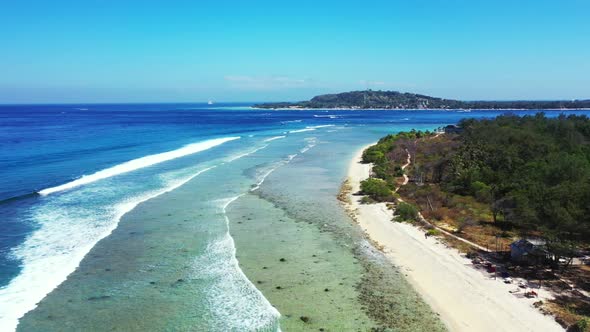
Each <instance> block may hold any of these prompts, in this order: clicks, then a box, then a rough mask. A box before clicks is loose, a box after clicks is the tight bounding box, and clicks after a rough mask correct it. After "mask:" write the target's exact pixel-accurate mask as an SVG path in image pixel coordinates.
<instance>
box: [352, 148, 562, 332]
mask: <svg viewBox="0 0 590 332" xmlns="http://www.w3.org/2000/svg"><path fill="white" fill-rule="evenodd" d="M367 147H368V146H367ZM367 147H364V148H362V149H360V150H359V151H357V153H356V154H355V156H354V158H353V159H352V160H351V162H350V164H349V170H348V184H349V185H350V187H351V188H350V189H351V190H350V193H349V194H348V202H345V206H346V208H347V210H348V211H349V213H350V214H351V215H352V216H353V218H354V219H355V220H356V221H357V222H358V224H359V226H360V227H361V228H362V229H363V231H364V232H365V234H366V236H367V237H368V238H370V239H371V241H373V242H374V243H376V245H377V246H378V247H379V248H381V249H382V250H383V252H384V254H385V256H386V257H387V258H388V259H389V260H390V261H391V262H392V263H393V264H395V265H396V266H398V267H399V268H400V269H401V270H402V271H403V273H404V276H405V277H406V279H407V280H408V282H409V283H410V284H411V285H412V286H413V287H414V289H415V290H416V291H417V292H418V293H419V294H420V295H421V296H422V298H423V299H424V301H425V302H426V303H427V304H429V305H430V306H431V308H432V309H433V310H434V311H435V312H437V313H438V314H439V315H440V318H441V320H442V321H443V323H444V324H445V325H446V326H447V328H448V329H449V330H450V331H490V332H491V331H564V330H563V328H562V327H561V326H560V325H559V324H558V323H557V322H555V321H554V320H553V318H552V317H551V316H544V315H543V314H542V313H540V312H539V311H538V310H537V309H536V308H534V307H533V303H534V302H536V301H537V300H534V299H527V298H517V297H516V296H514V295H512V294H510V293H509V290H510V289H511V288H514V286H513V285H506V284H504V283H502V282H501V281H499V280H494V279H493V278H489V277H488V276H487V275H484V274H482V273H481V272H479V271H477V270H476V269H474V268H473V267H472V264H471V262H470V261H469V260H468V259H467V258H465V257H463V256H461V255H460V254H459V252H458V251H456V250H454V249H450V248H448V247H446V246H445V245H443V244H441V243H440V242H439V241H438V240H437V239H436V238H434V237H429V238H427V239H426V238H425V237H424V233H423V232H422V231H421V230H419V229H418V228H416V227H414V226H412V225H410V224H407V223H398V222H392V221H391V219H392V217H393V213H392V211H391V210H389V209H388V208H387V207H386V205H385V203H379V204H360V197H361V196H355V195H354V193H357V192H358V191H359V189H360V182H361V181H362V180H364V179H366V178H368V177H369V175H370V171H371V165H369V164H361V163H360V160H361V157H362V152H363V151H364V149H366V148H367Z"/></svg>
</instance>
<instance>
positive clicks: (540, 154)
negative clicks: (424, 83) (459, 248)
mask: <svg viewBox="0 0 590 332" xmlns="http://www.w3.org/2000/svg"><path fill="white" fill-rule="evenodd" d="M461 126H462V127H463V128H464V129H465V130H464V132H463V133H462V134H461V135H460V142H461V145H460V147H459V148H458V149H457V152H456V154H454V155H452V156H450V157H449V158H448V159H447V160H444V161H443V162H442V163H441V164H440V166H442V167H443V168H444V169H445V171H443V172H442V173H441V174H440V181H441V182H442V187H443V188H444V189H445V190H446V191H449V192H454V193H457V194H462V195H471V196H474V197H476V198H477V199H478V200H479V201H481V202H485V203H488V204H489V205H490V210H491V212H492V216H493V219H494V221H498V217H501V218H502V220H503V221H505V222H507V223H509V224H512V225H514V226H517V227H518V228H519V229H520V230H521V231H522V232H523V233H528V234H542V235H543V236H544V237H545V238H546V239H547V240H549V244H550V246H552V247H553V248H552V249H553V251H555V252H561V251H564V250H565V251H567V250H568V248H572V245H573V243H576V242H587V241H589V240H590V204H589V202H590V120H589V119H588V118H587V117H586V116H573V115H572V116H567V117H566V116H564V115H562V116H560V117H558V118H556V119H549V118H546V117H545V116H544V115H543V114H537V115H536V116H525V117H522V118H521V117H517V116H501V117H498V118H496V119H494V120H481V121H477V120H463V121H462V122H461ZM563 254H564V255H565V256H569V255H568V253H567V252H563Z"/></svg>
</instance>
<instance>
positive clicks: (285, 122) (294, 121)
mask: <svg viewBox="0 0 590 332" xmlns="http://www.w3.org/2000/svg"><path fill="white" fill-rule="evenodd" d="M302 121H303V120H289V121H281V123H282V124H287V123H299V122H302Z"/></svg>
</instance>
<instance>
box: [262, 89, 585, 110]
mask: <svg viewBox="0 0 590 332" xmlns="http://www.w3.org/2000/svg"><path fill="white" fill-rule="evenodd" d="M254 107H259V108H357V109H362V108H379V109H539V110H541V109H573V108H590V100H569V101H565V100H563V101H562V100H555V101H460V100H452V99H443V98H436V97H430V96H425V95H420V94H414V93H401V92H397V91H372V90H367V91H351V92H344V93H338V94H327V95H320V96H316V97H314V98H312V99H311V100H309V101H302V102H297V103H265V104H258V105H254Z"/></svg>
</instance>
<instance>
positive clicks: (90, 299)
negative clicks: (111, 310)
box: [87, 295, 111, 301]
mask: <svg viewBox="0 0 590 332" xmlns="http://www.w3.org/2000/svg"><path fill="white" fill-rule="evenodd" d="M109 298H111V297H110V296H109V295H102V296H91V297H89V298H88V299H87V300H88V301H96V300H106V299H109Z"/></svg>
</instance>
